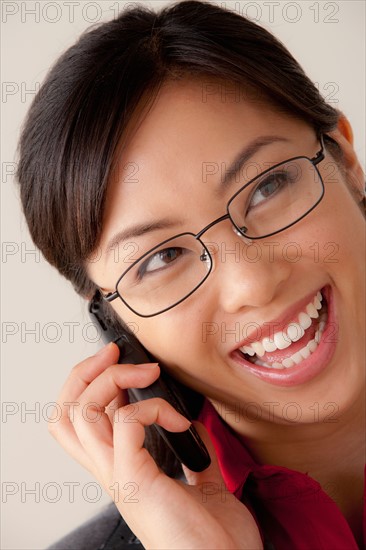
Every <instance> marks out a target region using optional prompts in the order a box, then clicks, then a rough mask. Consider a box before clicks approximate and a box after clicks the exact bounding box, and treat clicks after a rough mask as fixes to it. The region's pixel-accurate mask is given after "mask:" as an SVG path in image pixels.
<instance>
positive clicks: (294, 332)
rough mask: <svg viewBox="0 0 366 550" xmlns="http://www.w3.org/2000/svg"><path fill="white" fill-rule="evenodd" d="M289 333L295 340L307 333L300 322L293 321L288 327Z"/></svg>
mask: <svg viewBox="0 0 366 550" xmlns="http://www.w3.org/2000/svg"><path fill="white" fill-rule="evenodd" d="M287 334H288V335H289V337H290V338H291V340H292V341H293V342H297V341H298V340H300V338H302V337H303V336H304V334H305V330H304V329H303V328H302V326H300V325H299V324H298V323H291V324H290V325H289V326H288V327H287Z"/></svg>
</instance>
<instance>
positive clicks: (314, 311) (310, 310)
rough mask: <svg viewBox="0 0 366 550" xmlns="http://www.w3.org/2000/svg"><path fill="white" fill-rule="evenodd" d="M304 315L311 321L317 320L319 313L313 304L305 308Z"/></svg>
mask: <svg viewBox="0 0 366 550" xmlns="http://www.w3.org/2000/svg"><path fill="white" fill-rule="evenodd" d="M306 313H307V314H308V315H309V317H311V318H312V319H317V318H318V317H319V312H318V310H317V309H316V307H315V306H314V304H308V305H307V306H306Z"/></svg>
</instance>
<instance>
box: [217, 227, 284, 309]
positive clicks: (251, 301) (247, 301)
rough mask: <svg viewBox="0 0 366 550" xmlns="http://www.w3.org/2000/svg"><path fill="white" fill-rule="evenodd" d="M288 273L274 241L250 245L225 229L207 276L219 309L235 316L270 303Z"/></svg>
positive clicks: (258, 241) (255, 242)
mask: <svg viewBox="0 0 366 550" xmlns="http://www.w3.org/2000/svg"><path fill="white" fill-rule="evenodd" d="M225 225H226V224H225ZM222 230H223V228H222ZM290 270H291V264H290V263H288V262H286V261H285V260H284V258H283V257H282V256H279V255H278V254H276V247H275V246H274V243H273V241H271V242H269V241H268V239H267V240H263V241H261V240H257V241H252V242H249V241H246V240H245V239H243V238H242V237H241V236H239V235H237V234H234V233H233V232H232V231H230V229H229V227H227V228H225V231H222V232H221V240H220V242H219V243H216V249H215V253H214V254H213V273H211V276H210V277H211V279H212V285H213V287H215V292H216V297H217V299H219V301H220V305H221V307H222V309H223V310H224V311H226V312H227V313H236V312H237V311H239V310H240V309H242V308H243V307H263V306H265V305H267V304H270V303H271V301H272V300H274V298H275V297H276V296H277V295H278V294H279V293H280V292H281V290H282V289H283V288H284V286H285V285H286V283H287V281H288V279H289V277H290Z"/></svg>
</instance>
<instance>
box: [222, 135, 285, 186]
mask: <svg viewBox="0 0 366 550" xmlns="http://www.w3.org/2000/svg"><path fill="white" fill-rule="evenodd" d="M276 142H289V139H287V138H285V137H280V136H273V135H272V136H271V135H270V136H260V137H258V138H256V139H254V140H253V141H251V142H250V143H249V144H248V145H247V146H246V147H244V149H242V150H241V151H240V152H239V153H238V154H237V156H236V157H235V158H234V160H233V162H232V163H231V164H230V165H229V168H228V169H227V170H226V171H225V174H224V176H223V177H222V179H221V182H220V187H219V189H218V193H219V194H220V195H221V194H222V193H223V192H224V191H226V190H227V188H228V187H229V186H230V184H231V183H232V182H233V180H234V178H235V179H236V176H237V175H238V174H239V172H240V170H241V169H242V167H243V165H244V164H245V163H246V162H248V160H249V159H250V158H251V157H252V156H253V155H255V153H257V152H258V151H259V149H261V148H262V147H265V146H266V145H271V144H272V143H276Z"/></svg>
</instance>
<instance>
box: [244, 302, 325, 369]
mask: <svg viewBox="0 0 366 550" xmlns="http://www.w3.org/2000/svg"><path fill="white" fill-rule="evenodd" d="M322 300H323V296H322V295H321V293H320V292H317V294H316V296H315V297H314V298H313V300H312V301H311V302H310V303H309V304H307V306H306V307H305V311H301V312H300V313H299V316H298V322H297V323H296V322H292V323H290V324H289V325H288V326H287V328H286V330H284V331H281V332H276V333H275V334H274V335H273V336H272V337H271V338H270V337H268V336H266V337H264V338H263V339H262V340H261V341H257V342H253V343H252V344H250V345H246V346H242V347H241V348H240V350H241V351H242V352H243V353H245V354H247V355H249V356H250V357H253V360H252V362H253V363H255V364H257V365H261V366H264V367H267V368H274V369H283V368H291V367H293V366H294V365H298V364H299V363H301V361H303V360H304V359H307V358H308V357H309V356H310V355H311V354H312V353H313V352H314V351H315V350H316V348H317V347H318V344H319V342H320V340H321V335H322V332H323V331H324V328H325V325H326V321H327V317H328V315H327V310H326V309H325V310H323V311H322V313H321V315H320V318H319V310H320V309H321V308H322V303H321V302H322ZM317 318H319V325H318V327H317V330H316V332H315V335H314V339H313V340H310V342H308V343H307V345H306V346H304V347H303V348H302V349H300V350H298V351H297V352H296V353H294V354H293V355H291V356H290V357H287V358H286V359H284V360H283V361H282V363H279V362H274V363H272V364H268V363H266V362H264V361H262V360H261V359H260V358H261V357H263V356H264V354H265V353H272V352H274V351H276V350H283V349H286V348H288V347H290V346H291V345H292V343H293V342H297V341H298V340H300V339H301V338H302V337H303V336H304V334H305V330H306V329H308V328H309V327H310V326H311V325H312V322H313V319H317ZM254 356H256V357H254Z"/></svg>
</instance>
